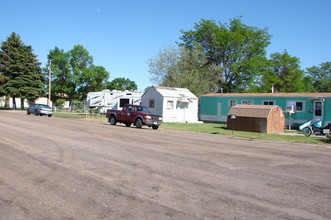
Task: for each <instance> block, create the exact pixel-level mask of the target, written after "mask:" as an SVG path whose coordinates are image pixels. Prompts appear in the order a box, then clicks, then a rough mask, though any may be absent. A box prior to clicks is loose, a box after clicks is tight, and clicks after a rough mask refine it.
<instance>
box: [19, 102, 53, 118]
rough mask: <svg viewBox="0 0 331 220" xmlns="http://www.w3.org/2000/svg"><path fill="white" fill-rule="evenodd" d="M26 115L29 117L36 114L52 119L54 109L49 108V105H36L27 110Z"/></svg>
mask: <svg viewBox="0 0 331 220" xmlns="http://www.w3.org/2000/svg"><path fill="white" fill-rule="evenodd" d="M26 113H27V114H28V115H30V114H31V113H32V114H35V115H40V116H42V115H48V117H51V116H52V115H53V109H52V108H51V107H50V106H48V105H44V104H34V105H31V106H30V107H29V108H28V109H27V110H26Z"/></svg>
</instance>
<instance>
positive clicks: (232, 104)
mask: <svg viewBox="0 0 331 220" xmlns="http://www.w3.org/2000/svg"><path fill="white" fill-rule="evenodd" d="M236 104H237V100H230V101H229V106H230V107H231V106H234V105H236Z"/></svg>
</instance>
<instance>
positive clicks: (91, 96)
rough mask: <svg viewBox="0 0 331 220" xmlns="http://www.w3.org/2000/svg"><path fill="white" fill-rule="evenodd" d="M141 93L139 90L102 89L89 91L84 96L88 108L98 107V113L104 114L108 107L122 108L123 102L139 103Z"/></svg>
mask: <svg viewBox="0 0 331 220" xmlns="http://www.w3.org/2000/svg"><path fill="white" fill-rule="evenodd" d="M141 95H142V93H141V92H139V91H134V92H132V91H118V90H112V91H110V90H108V89H105V90H102V91H100V92H89V93H88V94H87V98H86V106H87V107H88V108H98V109H99V112H100V114H102V115H103V114H106V112H107V110H108V109H114V110H122V108H123V106H124V105H125V104H134V105H140V104H141V103H140V102H141Z"/></svg>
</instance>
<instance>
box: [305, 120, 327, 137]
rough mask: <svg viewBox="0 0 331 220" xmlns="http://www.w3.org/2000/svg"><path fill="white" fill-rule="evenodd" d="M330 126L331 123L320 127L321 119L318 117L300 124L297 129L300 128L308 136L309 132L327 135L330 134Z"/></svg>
mask: <svg viewBox="0 0 331 220" xmlns="http://www.w3.org/2000/svg"><path fill="white" fill-rule="evenodd" d="M330 128H331V124H328V125H327V126H325V127H322V121H321V120H320V119H314V120H311V121H308V122H306V123H305V124H303V125H301V126H300V128H299V129H300V130H302V132H303V134H304V135H305V136H306V137H309V136H310V135H311V134H315V135H328V134H330Z"/></svg>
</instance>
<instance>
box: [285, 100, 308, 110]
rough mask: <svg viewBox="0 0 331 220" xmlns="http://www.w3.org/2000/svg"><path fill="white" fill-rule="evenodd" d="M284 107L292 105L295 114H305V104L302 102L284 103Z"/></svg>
mask: <svg viewBox="0 0 331 220" xmlns="http://www.w3.org/2000/svg"><path fill="white" fill-rule="evenodd" d="M286 105H288V106H289V105H292V106H293V108H294V109H293V110H294V111H295V112H305V111H306V110H305V109H306V107H305V105H306V103H305V102H304V101H286Z"/></svg>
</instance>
